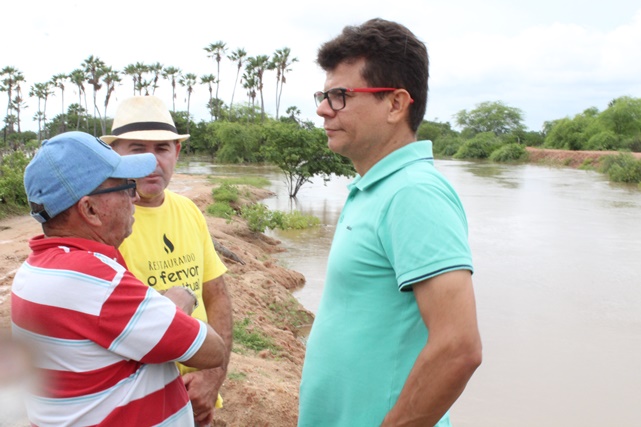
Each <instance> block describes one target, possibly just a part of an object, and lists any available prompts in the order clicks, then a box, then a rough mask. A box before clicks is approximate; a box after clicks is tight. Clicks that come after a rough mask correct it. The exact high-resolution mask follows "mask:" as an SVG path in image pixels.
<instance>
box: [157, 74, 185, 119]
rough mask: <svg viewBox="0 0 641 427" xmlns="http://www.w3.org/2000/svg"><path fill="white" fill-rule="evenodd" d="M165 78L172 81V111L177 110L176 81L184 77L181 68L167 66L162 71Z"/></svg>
mask: <svg viewBox="0 0 641 427" xmlns="http://www.w3.org/2000/svg"><path fill="white" fill-rule="evenodd" d="M162 76H163V78H165V79H167V80H169V81H171V103H172V107H171V108H172V111H173V112H174V113H175V112H176V81H177V80H178V79H180V78H181V77H182V74H181V71H180V68H176V67H165V69H164V70H163V71H162Z"/></svg>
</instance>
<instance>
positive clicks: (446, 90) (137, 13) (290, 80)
mask: <svg viewBox="0 0 641 427" xmlns="http://www.w3.org/2000/svg"><path fill="white" fill-rule="evenodd" d="M589 3H594V4H589ZM221 4H225V5H224V6H221ZM2 10H3V18H4V19H3V20H2V24H0V40H1V42H0V68H4V67H5V66H12V67H16V68H17V69H19V70H20V71H21V72H22V73H23V75H24V77H25V79H26V85H25V86H24V87H23V91H24V94H25V95H27V93H28V91H29V87H31V85H33V84H34V83H42V82H45V81H47V80H49V79H50V78H51V77H52V76H53V75H55V74H59V73H69V72H71V71H72V70H74V69H76V68H79V67H80V66H81V64H82V62H83V61H84V60H85V59H86V58H87V57H89V56H90V55H94V56H96V57H98V58H100V59H101V60H103V61H104V62H105V63H106V64H107V65H110V66H112V67H113V68H114V69H117V70H122V69H123V68H124V67H125V66H126V65H129V64H132V63H136V62H143V63H146V64H151V63H155V62H160V63H161V64H163V65H165V66H174V67H178V68H180V69H181V70H182V71H183V72H185V73H187V72H189V73H194V74H196V75H197V76H199V77H200V76H202V75H205V74H214V75H215V74H216V65H215V61H214V60H213V59H211V58H208V57H207V52H205V50H204V48H205V47H206V46H208V45H209V44H211V43H215V42H217V41H223V42H225V43H226V45H227V48H228V52H227V53H228V54H229V53H231V52H232V51H233V50H235V49H237V48H244V49H245V50H246V51H247V52H248V54H249V55H250V56H255V55H271V54H273V53H274V51H275V50H276V49H280V48H283V47H289V48H290V49H291V52H292V56H293V57H296V58H297V59H298V62H296V63H294V64H293V65H292V67H291V68H292V71H291V72H290V73H289V74H288V75H287V83H286V85H285V88H284V90H283V99H282V102H281V109H280V114H281V115H282V114H284V112H285V110H286V108H287V107H289V106H292V105H294V106H296V107H298V108H299V109H300V110H301V112H302V114H301V116H302V118H304V119H309V120H313V121H314V123H316V124H317V125H319V126H320V125H322V121H321V120H320V119H318V117H317V116H316V113H315V106H314V101H313V98H312V93H313V92H315V91H316V90H320V89H322V88H323V83H324V78H325V77H324V73H323V72H321V71H320V70H319V69H318V67H317V65H316V64H315V63H314V59H315V55H316V51H317V49H318V47H319V45H320V44H321V43H323V42H324V41H327V40H329V39H330V38H332V37H334V36H336V35H337V34H339V33H340V31H341V29H342V28H343V27H344V26H345V25H354V24H360V23H362V22H364V21H365V20H367V19H370V18H374V17H380V18H385V19H389V20H394V21H398V22H400V23H402V24H404V25H406V26H407V27H409V28H410V29H411V30H412V31H413V32H414V33H415V34H416V35H417V36H418V37H419V38H420V39H421V40H422V41H424V42H425V44H426V45H427V48H428V53H429V56H430V92H429V97H428V106H427V114H426V119H428V120H438V121H442V122H444V121H449V122H451V123H452V124H453V118H452V116H453V115H454V114H455V113H457V112H458V111H460V110H463V109H466V110H471V109H473V108H474V107H475V106H476V105H477V104H479V103H481V102H484V101H502V102H504V103H506V104H507V105H509V106H511V107H516V108H519V109H521V110H522V111H523V114H524V118H525V124H526V126H527V127H528V128H529V129H531V130H540V129H541V127H542V125H543V122H544V121H547V120H555V119H559V118H563V117H572V116H574V115H575V114H578V113H580V112H582V111H583V110H585V109H587V108H589V107H596V108H598V109H599V110H604V109H605V108H607V104H608V102H609V101H611V100H612V99H614V98H617V97H620V96H624V95H627V96H632V97H636V98H638V97H641V3H639V1H638V0H609V1H604V2H585V1H578V0H537V1H530V0H524V1H514V0H485V1H482V2H480V1H475V0H450V1H448V2H445V1H436V0H423V1H419V0H416V1H414V0H369V1H349V0H341V1H337V0H326V1H321V2H313V3H311V2H309V3H308V2H302V1H299V0H295V1H290V0H280V1H279V0H272V1H265V0H261V1H256V0H243V1H234V2H218V1H202V0H178V1H175V2H171V3H166V2H151V1H146V2H140V1H136V0H127V1H123V0H110V1H106V2H94V1H86V0H55V1H50V0H47V1H44V0H35V1H33V0H32V1H23V2H20V1H12V2H10V3H8V4H6V5H3V7H2ZM235 76H236V67H235V64H232V63H231V61H229V60H227V59H224V60H223V62H222V63H221V75H220V80H221V84H220V92H219V97H220V98H221V99H223V101H225V102H226V103H227V104H228V103H229V101H230V99H231V91H232V88H233V81H234V79H235ZM274 83H275V74H274V73H273V72H272V73H269V72H268V73H266V76H265V89H264V97H265V105H266V109H267V111H268V112H269V113H270V114H272V115H274V114H275V97H276V95H275V84H274ZM67 87H68V89H67V90H66V92H65V105H66V106H68V105H69V104H70V103H72V102H78V101H77V99H78V95H77V92H76V90H75V88H74V87H73V85H71V84H69V85H68V86H67ZM132 87H133V86H132V82H131V79H130V78H129V77H123V82H122V84H121V86H119V87H118V88H117V89H116V92H115V94H114V97H113V98H112V99H113V100H112V101H111V102H110V107H109V110H108V115H109V116H111V117H113V114H114V112H115V109H116V107H117V104H118V101H119V100H120V99H124V98H126V97H129V96H131V95H132V93H133V89H132ZM178 91H179V92H178V97H177V101H176V108H177V109H181V110H185V109H186V102H185V90H184V89H183V88H179V89H178ZM87 92H88V97H89V99H91V94H92V91H91V90H90V89H89V88H88V89H87ZM157 95H159V96H160V97H161V98H163V100H165V102H166V103H167V104H168V106H170V105H171V92H170V86H169V83H168V82H167V81H163V82H162V83H161V90H160V92H157ZM207 99H208V90H207V88H206V86H204V85H198V87H196V89H195V93H194V95H193V96H192V101H191V111H192V114H193V116H194V119H195V120H196V121H199V120H201V119H208V118H209V115H208V113H207V111H206V109H205V104H206V102H207ZM239 101H247V97H246V94H245V92H244V90H243V89H242V87H240V86H239V87H238V88H237V90H236V95H235V100H234V103H236V102H239ZM90 102H91V101H90ZM103 103H104V90H103V91H102V92H98V105H99V106H101V105H102V104H103ZM28 104H29V109H28V110H27V111H26V112H25V113H24V114H23V129H24V128H29V129H31V130H37V125H36V124H35V122H32V120H31V118H32V117H33V115H34V114H35V112H36V111H37V102H36V100H35V99H29V100H28ZM2 105H6V94H5V93H0V106H2ZM0 108H2V109H0V111H4V107H0ZM60 110H61V100H60V94H59V91H56V96H55V97H53V98H51V99H50V101H49V104H48V107H47V116H48V117H49V118H51V117H53V116H54V115H55V114H59V113H60ZM0 116H2V117H4V114H0Z"/></svg>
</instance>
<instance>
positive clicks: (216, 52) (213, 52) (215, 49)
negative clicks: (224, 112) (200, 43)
mask: <svg viewBox="0 0 641 427" xmlns="http://www.w3.org/2000/svg"><path fill="white" fill-rule="evenodd" d="M225 45H226V43H224V42H222V41H217V42H216V43H211V44H210V45H209V46H207V47H206V48H205V50H206V51H207V52H208V53H209V55H207V57H208V58H214V59H215V60H216V65H217V69H216V99H218V87H219V86H220V60H221V59H222V57H223V55H224V54H225V52H227V48H226V47H225ZM219 115H220V111H218V109H216V114H215V116H216V120H218V116H219Z"/></svg>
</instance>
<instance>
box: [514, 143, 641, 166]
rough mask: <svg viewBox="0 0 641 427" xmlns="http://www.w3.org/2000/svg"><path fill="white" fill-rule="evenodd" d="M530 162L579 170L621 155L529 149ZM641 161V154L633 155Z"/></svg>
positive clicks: (608, 152) (614, 153)
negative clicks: (604, 158)
mask: <svg viewBox="0 0 641 427" xmlns="http://www.w3.org/2000/svg"><path fill="white" fill-rule="evenodd" d="M527 151H528V153H529V161H531V162H533V163H546V164H552V165H559V166H569V167H573V168H578V167H580V166H582V165H589V166H592V167H595V168H596V167H598V165H599V160H600V159H601V157H603V156H607V155H616V154H619V153H618V152H617V151H570V150H552V149H547V148H534V147H527ZM631 154H632V155H633V156H634V157H636V158H637V159H641V153H631Z"/></svg>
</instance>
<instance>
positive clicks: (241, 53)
mask: <svg viewBox="0 0 641 427" xmlns="http://www.w3.org/2000/svg"><path fill="white" fill-rule="evenodd" d="M246 57H247V52H245V49H241V48H238V49H236V50H235V51H233V52H232V53H231V55H229V56H228V57H227V59H229V60H230V61H234V62H236V65H237V67H238V69H237V70H236V81H235V82H234V90H233V91H232V93H231V102H230V103H229V114H230V116H231V109H232V106H233V104H234V95H235V94H236V85H237V84H238V77H239V76H240V70H241V69H242V68H243V63H244V61H245V58H246Z"/></svg>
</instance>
